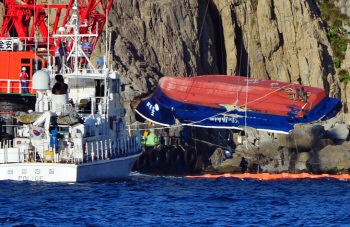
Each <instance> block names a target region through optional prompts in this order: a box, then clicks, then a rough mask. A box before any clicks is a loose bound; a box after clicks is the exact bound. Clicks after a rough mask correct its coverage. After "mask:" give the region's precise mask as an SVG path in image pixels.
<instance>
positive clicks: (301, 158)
mask: <svg viewBox="0 0 350 227" xmlns="http://www.w3.org/2000/svg"><path fill="white" fill-rule="evenodd" d="M311 157H312V155H311V153H310V152H300V153H294V154H292V155H291V162H290V171H292V172H307V170H308V165H307V162H308V160H309V159H310V158H311Z"/></svg>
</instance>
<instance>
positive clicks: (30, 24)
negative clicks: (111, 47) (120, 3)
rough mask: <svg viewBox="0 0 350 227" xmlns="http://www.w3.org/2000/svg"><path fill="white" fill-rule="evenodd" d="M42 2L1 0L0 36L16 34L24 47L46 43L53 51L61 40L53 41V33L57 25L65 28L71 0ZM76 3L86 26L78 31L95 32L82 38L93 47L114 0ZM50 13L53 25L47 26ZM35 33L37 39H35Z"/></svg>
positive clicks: (71, 4) (86, 0)
mask: <svg viewBox="0 0 350 227" xmlns="http://www.w3.org/2000/svg"><path fill="white" fill-rule="evenodd" d="M44 1H45V0H43V1H40V4H38V3H39V1H38V0H22V1H21V2H19V3H18V1H17V3H16V0H3V12H2V16H3V26H2V28H1V33H0V39H5V38H7V37H18V38H19V39H20V40H21V41H22V42H25V50H31V49H32V48H33V47H34V45H36V47H47V46H48V45H49V46H50V50H51V51H52V50H54V48H55V47H54V46H58V45H59V41H60V40H58V42H57V43H56V44H55V42H54V38H53V35H55V34H57V33H59V31H58V29H59V27H64V25H65V24H66V23H67V20H69V19H70V16H71V15H72V13H73V9H72V7H73V5H74V0H70V2H69V4H68V5H49V4H48V2H44ZM77 3H78V4H77V6H78V16H79V19H80V21H82V22H84V24H86V25H87V26H85V27H81V28H80V33H81V34H87V33H88V32H91V33H95V34H97V35H98V36H97V37H93V38H89V40H87V39H88V38H85V39H86V40H85V41H87V42H89V43H90V44H92V49H94V47H95V46H96V43H97V41H98V37H99V36H100V34H101V32H102V31H103V29H104V25H105V23H106V17H107V15H108V13H109V11H110V9H111V6H112V3H113V0H78V1H77ZM49 14H50V17H52V15H55V20H54V23H53V26H52V28H51V27H50V26H49V28H48V26H47V20H48V15H49ZM62 15H64V17H63V16H62ZM68 32H70V31H69V30H68ZM34 35H35V36H36V37H37V39H38V38H39V39H40V41H36V42H35V40H34Z"/></svg>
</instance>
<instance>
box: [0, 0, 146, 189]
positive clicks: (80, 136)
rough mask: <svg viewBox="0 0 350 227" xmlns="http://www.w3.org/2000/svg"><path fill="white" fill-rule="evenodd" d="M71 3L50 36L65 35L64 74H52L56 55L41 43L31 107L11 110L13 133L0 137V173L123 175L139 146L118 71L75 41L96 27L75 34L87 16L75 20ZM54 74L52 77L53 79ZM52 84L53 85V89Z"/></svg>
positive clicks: (65, 178) (73, 178) (74, 177)
mask: <svg viewBox="0 0 350 227" xmlns="http://www.w3.org/2000/svg"><path fill="white" fill-rule="evenodd" d="M72 10H73V11H74V12H73V14H72V15H71V19H70V20H69V23H68V24H65V25H64V26H65V28H63V27H62V29H61V33H63V34H60V35H54V36H53V38H55V39H56V40H57V42H59V41H58V40H59V39H61V40H62V39H66V41H67V42H68V41H71V46H72V48H70V53H69V54H67V60H66V61H62V62H60V63H62V67H61V71H60V73H61V74H63V76H62V75H61V74H59V75H60V76H58V75H56V73H55V72H56V70H57V69H56V68H55V64H51V63H54V61H55V60H54V59H55V56H52V55H51V54H50V52H49V51H48V50H46V51H44V52H46V53H47V56H46V59H47V64H46V66H45V67H43V68H41V69H40V70H37V71H36V72H35V73H34V75H33V78H32V81H31V82H32V83H31V84H32V85H33V86H32V89H33V90H35V93H36V103H35V109H34V110H32V111H30V110H27V111H25V112H17V113H16V115H15V116H14V117H15V118H16V120H17V122H18V124H17V125H15V127H14V135H13V139H11V138H10V139H8V140H1V142H0V180H16V181H22V180H30V181H45V182H83V181H102V180H115V179H119V178H126V177H128V176H129V174H130V172H131V170H132V167H133V165H134V163H135V162H136V160H137V159H138V157H139V156H140V155H141V154H142V149H141V137H140V134H139V132H138V130H137V129H136V128H135V130H131V128H130V129H129V130H128V131H127V130H126V123H125V118H124V116H125V110H124V109H122V108H121V104H120V89H119V85H120V76H119V74H118V72H117V71H113V70H112V69H110V68H108V67H107V62H106V61H104V66H103V68H102V69H96V68H95V67H94V66H93V64H91V61H90V59H89V56H88V55H87V54H86V53H85V52H84V49H83V45H82V42H83V40H88V39H89V38H91V37H95V36H96V35H97V34H81V33H80V29H79V26H83V27H84V26H86V23H84V24H80V23H79V16H78V7H77V1H74V5H73V6H72ZM64 31H67V33H70V32H71V31H72V34H64ZM22 45H23V43H22ZM48 46H49V45H48ZM42 51H43V50H42ZM105 59H106V58H105ZM55 79H56V80H57V83H56V84H55V86H52V85H53V81H54V80H55ZM63 79H64V81H63ZM65 83H66V84H65ZM57 84H58V85H59V86H57V88H60V89H55V87H56V85H57ZM67 85H68V86H67ZM67 88H68V89H67ZM128 132H129V133H128Z"/></svg>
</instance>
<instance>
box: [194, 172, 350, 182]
mask: <svg viewBox="0 0 350 227" xmlns="http://www.w3.org/2000/svg"><path fill="white" fill-rule="evenodd" d="M187 177H188V178H218V177H234V178H252V179H258V180H278V179H302V178H336V179H342V180H349V179H350V175H349V174H341V175H329V174H320V175H315V174H309V173H296V174H295V173H278V174H270V173H254V174H253V173H244V174H231V173H225V174H220V175H211V174H204V175H198V176H187Z"/></svg>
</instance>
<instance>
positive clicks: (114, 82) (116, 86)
mask: <svg viewBox="0 0 350 227" xmlns="http://www.w3.org/2000/svg"><path fill="white" fill-rule="evenodd" d="M111 82H112V88H111V92H112V93H119V86H120V82H119V80H112V81H111Z"/></svg>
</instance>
